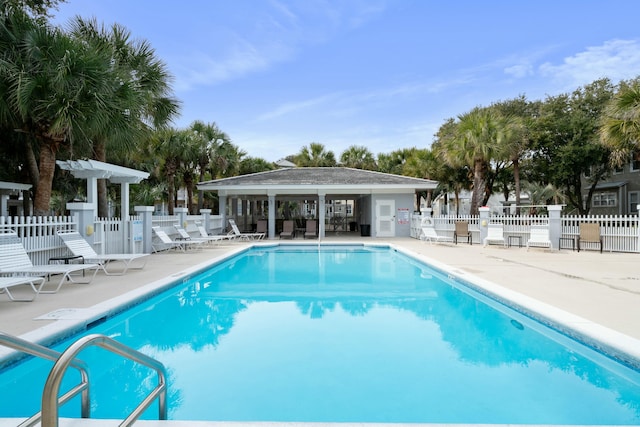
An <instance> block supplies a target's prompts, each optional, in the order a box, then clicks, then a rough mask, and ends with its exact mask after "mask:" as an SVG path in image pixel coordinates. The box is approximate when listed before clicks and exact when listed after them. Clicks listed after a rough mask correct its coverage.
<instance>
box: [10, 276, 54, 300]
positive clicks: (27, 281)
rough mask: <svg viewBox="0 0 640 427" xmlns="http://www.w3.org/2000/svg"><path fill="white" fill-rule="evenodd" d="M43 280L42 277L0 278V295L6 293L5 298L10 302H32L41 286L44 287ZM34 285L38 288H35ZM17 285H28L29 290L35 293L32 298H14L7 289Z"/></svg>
mask: <svg viewBox="0 0 640 427" xmlns="http://www.w3.org/2000/svg"><path fill="white" fill-rule="evenodd" d="M44 282H45V279H44V277H36V276H14V277H0V294H2V293H5V292H6V293H7V296H8V297H9V299H10V300H11V301H27V302H30V301H33V300H34V299H36V297H37V296H38V294H39V293H40V290H41V289H42V286H43V285H44ZM36 284H37V285H38V287H37V288H36ZM18 285H29V286H31V289H33V291H34V292H35V295H34V296H33V298H30V299H23V298H15V297H14V296H13V294H12V293H11V292H10V291H9V288H10V287H12V286H18Z"/></svg>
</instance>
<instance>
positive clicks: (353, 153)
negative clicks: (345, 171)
mask: <svg viewBox="0 0 640 427" xmlns="http://www.w3.org/2000/svg"><path fill="white" fill-rule="evenodd" d="M340 163H341V164H342V166H345V167H348V168H355V169H365V170H376V161H375V159H374V158H373V154H372V153H371V151H369V149H368V148H367V147H365V146H362V145H360V146H358V145H352V146H350V147H349V148H347V149H346V150H344V151H343V152H342V154H341V155H340Z"/></svg>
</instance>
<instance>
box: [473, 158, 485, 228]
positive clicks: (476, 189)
mask: <svg viewBox="0 0 640 427" xmlns="http://www.w3.org/2000/svg"><path fill="white" fill-rule="evenodd" d="M484 187H485V183H484V163H483V161H482V160H476V161H475V162H474V166H473V193H471V215H478V213H479V210H478V208H479V207H480V203H481V201H482V198H483V195H484V191H485V188H484Z"/></svg>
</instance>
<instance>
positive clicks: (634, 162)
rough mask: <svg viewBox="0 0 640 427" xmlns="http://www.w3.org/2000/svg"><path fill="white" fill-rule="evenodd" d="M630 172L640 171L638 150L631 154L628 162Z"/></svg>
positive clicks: (639, 153)
mask: <svg viewBox="0 0 640 427" xmlns="http://www.w3.org/2000/svg"><path fill="white" fill-rule="evenodd" d="M629 171H630V172H638V171H640V152H638V151H636V152H634V153H633V156H631V163H630V164H629Z"/></svg>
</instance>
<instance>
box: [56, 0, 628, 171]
mask: <svg viewBox="0 0 640 427" xmlns="http://www.w3.org/2000/svg"><path fill="white" fill-rule="evenodd" d="M54 13H55V20H54V21H55V23H56V24H58V25H60V26H65V25H67V24H68V22H69V19H71V18H72V17H73V16H76V15H79V16H81V17H83V18H96V19H97V21H98V22H100V23H103V24H105V25H107V26H108V25H111V24H113V23H118V24H121V25H123V26H125V27H126V28H127V29H128V30H129V31H130V32H131V34H132V37H134V38H136V39H144V40H147V41H148V42H149V43H150V44H151V45H152V46H153V48H154V49H155V50H156V55H157V57H158V58H159V59H161V60H162V61H163V62H164V63H165V64H166V66H167V68H168V70H169V72H170V73H171V74H172V76H173V82H172V87H173V90H174V96H175V97H176V98H177V99H178V100H179V101H180V103H181V107H180V116H179V117H177V118H176V119H175V120H174V123H173V125H174V126H175V127H177V128H186V127H188V126H189V125H190V124H191V123H192V122H193V121H195V120H201V121H204V122H205V123H215V124H216V125H217V126H218V127H219V128H220V129H221V130H222V131H224V132H225V133H226V134H227V135H229V137H230V139H231V141H232V142H233V143H234V144H235V145H236V146H238V147H239V148H240V149H241V150H243V151H244V152H245V153H246V155H247V156H251V157H259V158H263V159H265V160H267V161H270V162H272V161H277V160H279V159H281V158H284V157H286V156H288V155H292V154H297V153H299V152H300V150H301V149H302V148H303V147H305V146H307V147H308V146H309V144H310V143H313V142H317V143H320V144H323V145H324V146H325V148H326V149H327V150H331V151H333V153H334V154H335V156H336V158H337V159H339V157H340V155H341V154H342V152H343V151H344V150H346V149H347V148H349V147H350V146H353V145H356V146H364V147H366V148H367V149H369V151H371V152H372V153H373V154H374V155H378V154H380V153H386V154H388V153H390V152H392V151H394V150H399V149H404V148H412V147H417V148H428V147H429V146H430V145H431V143H432V142H433V139H434V135H435V134H436V132H437V131H438V129H439V127H440V126H441V125H442V124H443V123H444V122H445V121H446V120H447V119H449V118H456V117H457V116H458V115H461V114H464V113H466V112H468V111H470V110H471V109H473V108H474V107H477V106H489V105H491V104H492V103H494V102H498V101H504V100H508V99H513V98H516V97H518V96H520V95H524V96H526V97H527V99H529V100H544V99H545V98H546V97H547V96H556V95H559V94H562V93H570V92H572V91H574V90H576V89H578V88H580V87H581V86H584V85H586V84H589V83H591V82H593V81H594V80H596V79H599V78H602V77H608V78H609V79H611V81H612V82H613V83H618V82H619V81H620V80H624V79H630V78H634V77H637V76H640V27H639V26H638V16H640V1H638V0H517V1H514V0H233V1H229V0H181V1H177V0H67V2H66V3H63V4H61V5H60V6H59V8H58V11H57V12H54Z"/></svg>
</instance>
